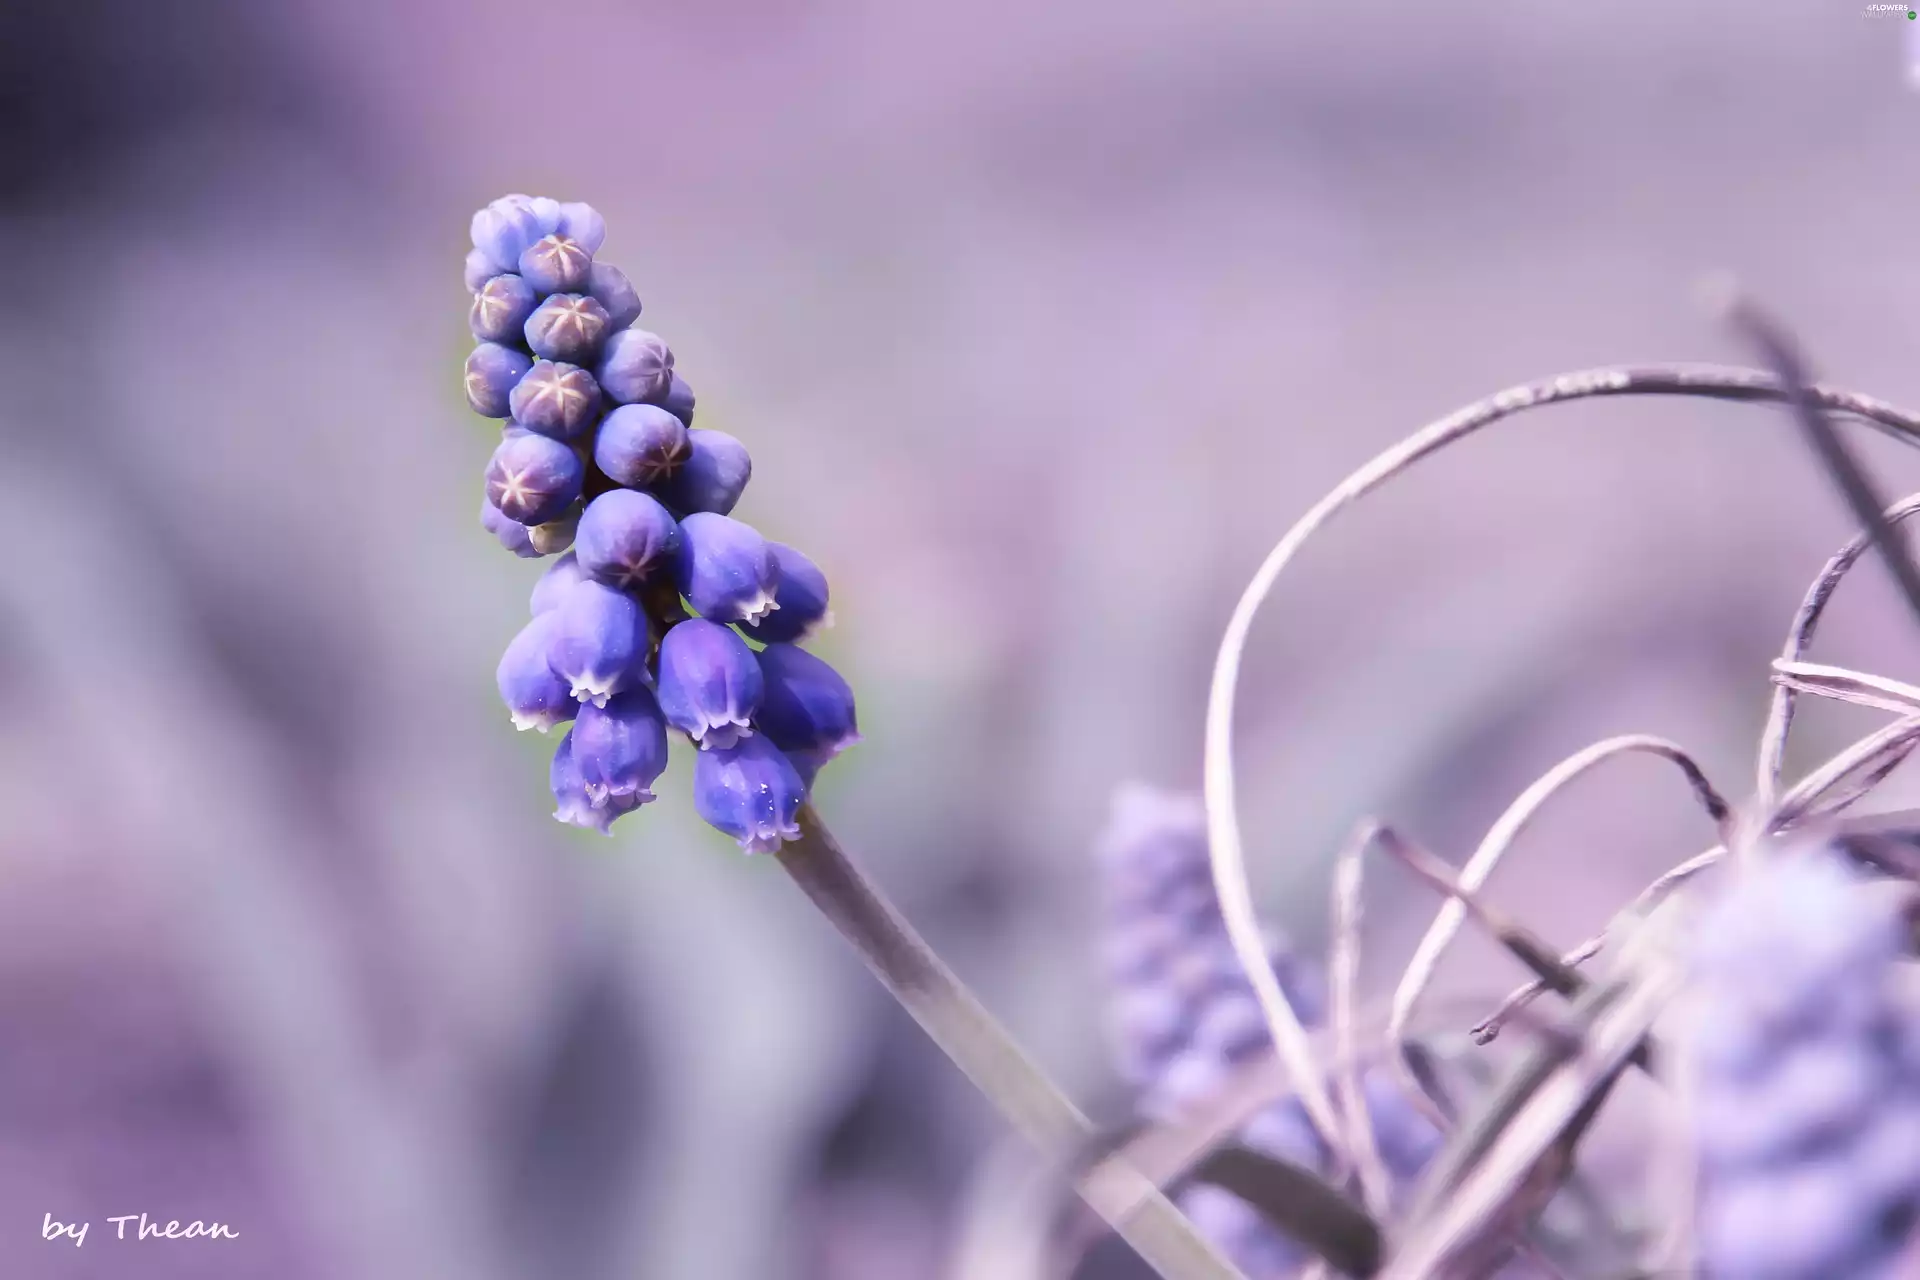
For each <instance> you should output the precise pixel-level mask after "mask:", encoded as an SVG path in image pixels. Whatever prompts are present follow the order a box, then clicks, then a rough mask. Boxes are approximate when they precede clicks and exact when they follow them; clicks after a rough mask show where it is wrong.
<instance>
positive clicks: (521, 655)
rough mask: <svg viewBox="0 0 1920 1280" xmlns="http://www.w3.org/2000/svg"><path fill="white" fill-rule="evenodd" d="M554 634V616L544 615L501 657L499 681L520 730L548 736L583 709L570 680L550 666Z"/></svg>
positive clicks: (502, 693)
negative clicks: (550, 652)
mask: <svg viewBox="0 0 1920 1280" xmlns="http://www.w3.org/2000/svg"><path fill="white" fill-rule="evenodd" d="M553 633H554V617H553V615H552V614H551V613H541V614H539V615H537V616H536V617H535V618H534V619H533V621H531V622H529V623H528V624H527V625H526V626H524V627H522V628H521V629H520V633H519V634H518V635H516V636H514V638H513V640H512V642H511V643H509V644H508V645H507V651H506V653H505V654H503V655H502V656H501V658H500V666H499V669H498V670H497V671H496V672H495V680H496V681H497V683H498V684H499V686H500V700H501V701H502V702H504V703H506V704H507V711H508V712H509V713H510V714H511V716H512V718H513V727H514V728H516V729H521V730H525V729H538V730H539V731H540V732H541V733H545V732H547V731H548V730H549V729H551V728H553V727H554V726H555V725H557V724H564V723H566V722H567V721H569V720H571V719H573V718H574V714H575V712H576V711H577V710H578V708H579V703H577V702H576V701H575V700H574V697H573V690H572V689H571V688H570V687H569V685H568V683H567V681H565V680H563V679H561V678H560V677H559V676H558V675H557V674H555V672H554V670H553V668H552V667H550V666H548V665H547V653H548V651H549V649H551V647H552V645H553Z"/></svg>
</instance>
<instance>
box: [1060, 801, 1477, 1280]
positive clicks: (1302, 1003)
mask: <svg viewBox="0 0 1920 1280" xmlns="http://www.w3.org/2000/svg"><path fill="white" fill-rule="evenodd" d="M1097 853H1098V858H1099V862H1100V865H1101V872H1102V874H1101V880H1102V887H1103V896H1104V898H1105V909H1106V916H1107V920H1108V952H1107V962H1106V967H1107V977H1108V981H1109V982H1110V984H1111V986H1112V988H1113V990H1114V992H1115V997H1114V999H1113V1002H1112V1006H1111V1018H1110V1029H1111V1032H1112V1040H1113V1043H1114V1047H1115V1051H1116V1055H1117V1058H1118V1061H1119V1067H1120V1071H1121V1073H1122V1075H1123V1076H1124V1077H1125V1078H1126V1080H1127V1082H1128V1083H1129V1084H1131V1085H1132V1086H1133V1087H1134V1088H1135V1089H1136V1090H1137V1091H1138V1093H1139V1098H1140V1110H1141V1112H1142V1114H1144V1115H1146V1116H1148V1117H1150V1118H1152V1119H1155V1120H1160V1121H1164V1122H1171V1123H1177V1122H1179V1121H1181V1120H1184V1119H1190V1118H1191V1117H1192V1115H1193V1113H1194V1112H1195V1110H1196V1109H1198V1108H1200V1107H1203V1106H1204V1105H1206V1104H1207V1103H1208V1102H1209V1101H1211V1100H1212V1099H1214V1098H1215V1097H1217V1096H1218V1094H1219V1093H1220V1091H1221V1090H1222V1089H1223V1088H1224V1086H1225V1085H1226V1083H1227V1082H1228V1080H1229V1079H1230V1078H1231V1077H1232V1075H1233V1074H1234V1072H1235V1071H1236V1070H1238V1069H1240V1068H1242V1067H1245V1066H1247V1065H1249V1064H1250V1063H1252V1062H1254V1061H1255V1060H1257V1059H1260V1058H1262V1057H1267V1056H1270V1055H1271V1054H1272V1053H1273V1041H1272V1038H1271V1035H1270V1033H1269V1031H1268V1029H1267V1022H1266V1017H1265V1015H1264V1014H1263V1013H1262V1011H1261V1008H1260V1003H1259V1000H1258V998H1257V997H1256V996H1255V995H1254V992H1253V985H1252V983H1250V982H1249V981H1248V980H1247V976H1246V974H1245V973H1244V972H1243V971H1242V970H1241V968H1240V964H1239V961H1238V960H1237V959H1236V957H1235V955H1234V952H1233V946H1232V944H1231V943H1230V942H1229V941H1228V938H1227V929H1226V922H1225V920H1224V919H1223V918H1222V917H1221V914H1220V901H1219V899H1218V897H1217V896H1215V893H1214V888H1213V872H1212V868H1211V865H1210V862H1209V859H1208V845H1207V819H1206V810H1205V807H1204V806H1203V805H1202V804H1201V802H1200V800H1199V798H1198V797H1196V796H1188V795H1181V794H1175V793H1169V792H1164V791H1160V790H1158V789H1155V788H1152V787H1147V786H1144V785H1140V784H1131V785H1128V786H1125V787H1122V788H1121V789H1120V790H1119V791H1118V793H1116V795H1115V797H1114V806H1113V813H1112V816H1111V818H1110V820H1109V823H1108V826H1107V829H1106V832H1105V833H1104V835H1103V836H1102V838H1101V840H1100V842H1099V845H1098V848H1097ZM1268 958H1269V962H1270V963H1271V964H1272V966H1273V970H1274V976H1275V977H1276V978H1278V979H1279V982H1280V988H1281V990H1282V991H1284V992H1285V993H1286V996H1287V1000H1288V1002H1289V1003H1290V1004H1292V1006H1293V1008H1294V1011H1295V1012H1296V1013H1297V1014H1298V1015H1299V1017H1300V1019H1301V1021H1302V1022H1304V1023H1307V1024H1309V1025H1311V1024H1313V1023H1316V1022H1318V1021H1319V1020H1320V1019H1321V1018H1322V1016H1323V1015H1324V1012H1325V1005H1326V996H1325V990H1324V984H1323V982H1322V980H1321V977H1320V975H1319V973H1318V972H1317V970H1316V969H1315V968H1314V967H1313V966H1312V965H1311V964H1309V963H1308V962H1306V961H1304V960H1302V959H1301V958H1300V957H1299V956H1298V955H1296V954H1295V953H1294V951H1293V950H1292V948H1291V947H1289V946H1288V945H1287V944H1286V942H1285V940H1284V939H1282V938H1280V937H1278V936H1272V937H1270V939H1269V945H1268ZM1362 1086H1363V1090H1364V1093H1365V1097H1366V1102H1367V1111H1368V1116H1369V1119H1370V1121H1371V1123H1372V1127H1373V1132H1374V1140H1375V1142H1376V1144H1377V1145H1378V1148H1379V1151H1380V1156H1381V1160H1382V1163H1383V1164H1384V1165H1385V1166H1386V1168H1387V1170H1388V1172H1389V1173H1391V1174H1392V1175H1393V1176H1394V1177H1395V1178H1396V1179H1398V1180H1400V1181H1401V1182H1402V1183H1403V1184H1406V1183H1410V1182H1411V1181H1412V1179H1414V1178H1415V1177H1416V1176H1417V1175H1418V1174H1419V1172H1420V1170H1421V1169H1422V1168H1423V1167H1424V1166H1425V1165H1426V1163H1427V1161H1428V1160H1429V1159H1430V1158H1431V1157H1432V1156H1433V1154H1434V1152H1436V1151H1437V1150H1438V1149H1439V1146H1440V1141H1441V1135H1440V1133H1439V1132H1438V1131H1437V1130H1436V1129H1435V1128H1434V1127H1433V1125H1432V1124H1431V1123H1430V1122H1429V1121H1428V1120H1427V1119H1426V1117H1425V1116H1424V1115H1423V1114H1422V1113H1421V1112H1420V1111H1419V1110H1417V1109H1416V1108H1415V1107H1414V1105H1413V1104H1412V1103H1411V1102H1410V1101H1409V1100H1408V1099H1407V1097H1406V1095H1405V1094H1404V1093H1402V1092H1401V1091H1400V1089H1399V1087H1398V1086H1397V1085H1396V1084H1395V1083H1394V1082H1393V1080H1392V1078H1391V1077H1390V1075H1388V1073H1387V1072H1386V1071H1385V1070H1384V1069H1381V1068H1376V1069H1375V1070H1373V1071H1370V1072H1368V1073H1367V1074H1366V1075H1365V1076H1364V1077H1363V1080H1362ZM1240 1136H1241V1140H1242V1141H1243V1142H1245V1143H1246V1144H1247V1145H1248V1146H1249V1147H1251V1148H1253V1149H1255V1150H1257V1151H1264V1152H1266V1153H1267V1154H1269V1155H1272V1156H1276V1157H1278V1158H1281V1159H1285V1160H1289V1161H1291V1162H1293V1163H1295V1164H1298V1165H1301V1166H1304V1167H1306V1168H1308V1169H1313V1170H1315V1171H1317V1172H1321V1173H1326V1172H1329V1171H1330V1168H1331V1165H1332V1163H1333V1161H1332V1159H1331V1153H1329V1152H1328V1150H1327V1149H1326V1146H1325V1144H1324V1143H1323V1142H1322V1141H1321V1140H1320V1137H1319V1135H1318V1134H1317V1133H1316V1132H1315V1130H1314V1127H1313V1124H1312V1122H1311V1121H1310V1120H1309V1119H1308V1117H1307V1114H1306V1111H1305V1109H1304V1108H1303V1107H1302V1106H1301V1105H1300V1103H1299V1102H1298V1101H1297V1100H1296V1099H1286V1100H1284V1101H1281V1102H1277V1103H1275V1104H1273V1105H1271V1106H1269V1107H1267V1108H1266V1109H1264V1110H1263V1111H1261V1112H1260V1113H1259V1114H1258V1115H1257V1116H1255V1117H1254V1118H1253V1120H1251V1121H1250V1122H1249V1123H1248V1125H1247V1127H1246V1129H1245V1130H1244V1131H1243V1132H1242V1134H1241V1135H1240ZM1180 1203H1181V1207H1182V1208H1183V1209H1184V1210H1185V1211H1186V1212H1187V1214H1188V1215H1189V1216H1190V1217H1191V1218H1192V1219H1193V1220H1194V1223H1195V1225H1196V1226H1198V1227H1199V1229H1200V1230H1201V1231H1202V1232H1203V1233H1204V1234H1205V1235H1206V1236H1207V1238H1208V1239H1210V1240H1211V1241H1212V1242H1213V1243H1214V1245H1215V1246H1216V1247H1217V1248H1219V1249H1220V1250H1221V1251H1222V1252H1223V1253H1225V1254H1226V1255H1227V1257H1228V1258H1229V1259H1230V1260H1232V1261H1233V1262H1234V1264H1235V1265H1236V1266H1238V1267H1239V1268H1240V1270H1241V1271H1243V1272H1244V1273H1245V1274H1246V1275H1247V1276H1248V1277H1250V1280H1277V1278H1278V1277H1283V1276H1288V1277H1290V1276H1293V1275H1296V1274H1297V1273H1298V1271H1299V1269H1300V1267H1301V1266H1302V1265H1303V1264H1304V1263H1305V1262H1306V1261H1307V1260H1308V1255H1307V1254H1306V1252H1305V1251H1304V1250H1303V1249H1301V1248H1300V1247H1299V1246H1298V1245H1296V1244H1294V1243H1293V1242H1292V1241H1291V1240H1288V1239H1287V1238H1286V1237H1285V1236H1284V1235H1282V1234H1281V1233H1280V1232H1279V1231H1278V1230H1276V1229H1275V1228H1274V1227H1272V1226H1271V1225H1269V1224H1268V1223H1267V1221H1266V1220H1265V1219H1264V1218H1262V1217H1261V1216H1260V1215H1259V1214H1258V1213H1257V1212H1256V1211H1255V1210H1254V1209H1253V1208H1252V1207H1251V1206H1250V1205H1248V1204H1247V1203H1246V1202H1245V1201H1242V1200H1240V1199H1239V1198H1238V1197H1236V1196H1233V1195H1232V1194H1230V1193H1228V1192H1226V1191H1223V1190H1220V1189H1219V1188H1216V1187H1210V1186H1197V1187H1194V1188H1191V1189H1190V1190H1188V1191H1186V1192H1184V1193H1183V1194H1182V1198H1181V1202H1180Z"/></svg>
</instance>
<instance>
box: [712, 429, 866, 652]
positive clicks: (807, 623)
mask: <svg viewBox="0 0 1920 1280" xmlns="http://www.w3.org/2000/svg"><path fill="white" fill-rule="evenodd" d="M702 434H704V433H702ZM767 545H768V546H769V547H771V548H773V564H774V587H773V599H774V603H775V604H777V605H779V606H780V607H779V608H778V609H776V610H775V611H774V612H772V613H770V614H768V615H767V617H766V619H765V620H764V621H762V622H760V623H757V624H755V625H752V626H748V627H746V633H747V634H748V635H749V636H752V637H753V638H754V639H755V640H758V641H759V642H760V643H761V644H800V643H801V642H802V641H804V640H806V639H807V638H808V637H809V636H811V635H812V634H813V633H814V632H816V631H819V630H823V629H824V628H826V627H829V626H831V625H832V624H833V619H832V617H831V615H829V614H828V612H827V575H826V574H824V573H822V572H820V566H819V565H817V564H815V563H814V562H813V561H811V560H809V559H807V558H806V557H805V556H803V555H801V554H800V553H799V552H798V551H795V550H794V549H793V548H792V547H790V546H788V545H786V544H785V543H784V542H769V543H768V544H767Z"/></svg>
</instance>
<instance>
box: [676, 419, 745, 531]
mask: <svg viewBox="0 0 1920 1280" xmlns="http://www.w3.org/2000/svg"><path fill="white" fill-rule="evenodd" d="M752 478H753V459H752V458H751V457H750V456H749V455H748V453H747V446H745V445H743V444H741V443H740V442H739V441H738V440H736V439H734V438H733V437H732V436H730V435H728V434H727V433H726V432H724V431H711V430H702V431H689V432H687V457H686V461H684V462H683V463H681V464H680V467H679V469H678V470H676V471H675V472H674V473H673V474H672V475H671V476H669V477H668V478H667V479H666V481H665V482H664V483H662V484H661V486H660V490H659V492H660V497H661V498H662V499H663V500H664V501H665V502H666V504H667V505H668V506H670V507H672V508H673V509H674V510H675V511H679V512H682V513H691V512H695V511H704V512H710V513H712V514H713V515H720V516H724V515H726V514H727V513H728V512H730V511H732V510H733V508H734V506H735V505H736V504H738V503H739V501H740V495H741V494H742V493H744V492H745V491H746V488H747V481H748V480H750V479H752Z"/></svg>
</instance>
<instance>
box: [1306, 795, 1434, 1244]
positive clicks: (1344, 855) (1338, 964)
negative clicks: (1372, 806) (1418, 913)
mask: <svg viewBox="0 0 1920 1280" xmlns="http://www.w3.org/2000/svg"><path fill="white" fill-rule="evenodd" d="M1379 834H1380V826H1379V824H1378V823H1375V822H1366V823H1362V824H1361V826H1360V827H1359V829H1357V830H1356V831H1355V832H1354V833H1353V835H1352V836H1351V837H1349V838H1348V840H1347V844H1346V847H1345V848H1344V849H1342V850H1341V851H1340V856H1339V857H1338V858H1337V859H1336V860H1335V862H1334V867H1333V942H1332V946H1331V954H1330V956H1329V957H1328V963H1327V969H1328V971H1329V973H1328V977H1329V985H1330V987H1331V992H1330V1001H1331V1004H1332V1006H1333V1009H1332V1016H1333V1044H1334V1054H1335V1056H1336V1057H1337V1058H1338V1059H1339V1060H1340V1061H1341V1062H1342V1063H1344V1064H1345V1065H1343V1066H1342V1067H1340V1068H1339V1069H1337V1070H1336V1071H1335V1072H1334V1077H1333V1078H1334V1086H1335V1092H1336V1094H1337V1096H1338V1097H1339V1099H1340V1108H1341V1110H1342V1111H1343V1112H1344V1113H1345V1114H1344V1117H1343V1118H1344V1119H1345V1120H1346V1137H1347V1141H1348V1144H1349V1146H1350V1148H1351V1150H1350V1153H1349V1154H1350V1155H1351V1156H1352V1157H1353V1164H1354V1171H1355V1172H1356V1173H1357V1174H1358V1175H1359V1179H1360V1195H1361V1198H1362V1200H1363V1201H1364V1202H1365V1204H1366V1206H1367V1212H1369V1213H1371V1214H1372V1215H1373V1216H1374V1217H1375V1218H1376V1219H1381V1218H1384V1217H1385V1215H1386V1212H1387V1207H1388V1201H1389V1199H1390V1198H1391V1196H1392V1179H1391V1176H1390V1175H1389V1174H1388V1172H1387V1167H1386V1165H1385V1164H1384V1163H1383V1162H1382V1161H1381V1159H1380V1148H1379V1146H1378V1144H1376V1143H1375V1141H1374V1134H1373V1116H1372V1114H1371V1113H1370V1112H1369V1111H1368V1109H1367V1100H1366V1096H1365V1094H1364V1093H1363V1092H1362V1090H1361V1082H1360V1075H1361V1072H1360V1068H1359V1067H1358V1065H1357V1060H1358V1048H1359V1046H1358V1041H1357V1034H1356V1031H1355V1028H1354V1016H1355V1007H1354V1006H1355V999H1356V996H1355V990H1356V988H1357V987H1358V986H1359V978H1360V922H1361V920H1360V918H1361V913H1362V910H1363V908H1364V905H1365V904H1364V901H1363V897H1362V894H1361V883H1362V880H1363V877H1364V868H1365V865H1366V856H1367V850H1368V848H1369V847H1371V846H1372V844H1373V842H1374V839H1375V837H1376V836H1378V835H1379ZM1421 1096H1422V1097H1424V1096H1425V1095H1424V1094H1422V1095H1421Z"/></svg>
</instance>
